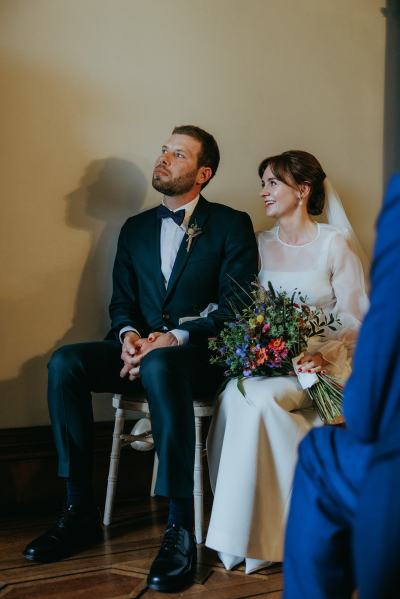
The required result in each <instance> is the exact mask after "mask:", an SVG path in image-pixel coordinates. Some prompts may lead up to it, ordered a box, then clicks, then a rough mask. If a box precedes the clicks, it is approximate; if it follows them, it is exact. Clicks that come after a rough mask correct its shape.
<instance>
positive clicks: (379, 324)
mask: <svg viewBox="0 0 400 599" xmlns="http://www.w3.org/2000/svg"><path fill="white" fill-rule="evenodd" d="M399 294H400V174H396V175H394V176H393V177H392V179H391V181H390V182H389V185H388V188H387V192H386V195H385V198H384V202H383V206H382V210H381V213H380V216H379V218H378V222H377V238H376V243H375V249H374V259H373V265H372V271H371V296H370V301H371V303H370V309H369V311H368V313H367V315H366V317H365V320H364V322H363V325H362V327H361V330H360V333H359V337H358V342H357V348H356V352H355V357H354V363H353V372H352V375H351V377H350V379H349V381H348V383H347V385H346V388H345V393H344V413H345V420H346V426H345V428H338V427H333V426H330V427H329V426H328V427H323V428H320V429H314V430H312V431H311V432H310V433H309V434H308V435H307V437H305V439H304V440H303V442H302V443H301V445H300V448H299V462H298V465H297V469H296V474H295V479H294V488H293V496H292V503H291V508H290V513H289V518H288V523H287V530H286V540H285V556H284V587H285V590H284V598H285V599H350V597H351V596H352V593H353V591H354V590H355V589H357V590H358V597H359V599H394V598H398V597H400V513H399V512H400V351H399V339H400V305H399Z"/></svg>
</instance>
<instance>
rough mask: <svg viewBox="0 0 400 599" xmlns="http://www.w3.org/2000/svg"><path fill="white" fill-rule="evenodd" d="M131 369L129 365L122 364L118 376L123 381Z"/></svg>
mask: <svg viewBox="0 0 400 599" xmlns="http://www.w3.org/2000/svg"><path fill="white" fill-rule="evenodd" d="M131 368H132V366H131V364H124V365H123V367H122V368H121V370H120V373H119V376H120V377H121V378H122V379H123V378H124V377H126V375H127V374H128V373H129V371H130V369H131Z"/></svg>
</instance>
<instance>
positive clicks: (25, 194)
mask: <svg viewBox="0 0 400 599" xmlns="http://www.w3.org/2000/svg"><path fill="white" fill-rule="evenodd" d="M381 5H382V2H381V1H380V0H352V2H348V1H347V0H335V1H332V0H169V1H168V2H167V1H164V0H147V1H145V0H1V2H0V52H1V53H0V69H1V70H0V76H1V81H0V86H1V94H0V121H1V128H0V144H1V150H2V152H1V156H2V158H1V161H0V169H1V189H2V203H1V209H2V216H1V227H2V229H1V236H0V242H1V244H2V249H1V255H2V261H1V262H2V276H1V283H2V285H1V297H0V310H1V312H0V313H1V315H2V324H1V346H2V357H1V360H0V401H1V404H0V405H1V410H0V427H13V426H29V425H36V424H44V423H47V422H48V416H47V407H46V399H45V389H46V385H45V383H46V362H47V360H48V357H49V355H50V354H51V352H52V351H53V350H54V348H56V347H58V346H59V345H60V344H62V343H65V342H72V341H77V340H81V339H90V338H98V337H100V336H101V335H102V334H103V333H104V331H105V330H106V328H107V315H106V305H107V302H108V299H109V296H110V281H109V279H110V269H111V265H112V260H113V255H114V250H115V242H116V236H117V231H118V229H119V226H120V224H121V223H122V222H123V221H124V219H125V218H126V217H127V216H128V215H130V214H134V213H136V212H137V211H140V210H143V209H144V208H148V207H150V206H153V205H155V204H156V202H157V201H158V199H159V198H158V197H157V194H156V193H155V192H154V191H153V190H152V188H151V185H150V184H149V176H150V173H151V168H152V163H153V160H154V158H155V156H156V154H157V152H158V149H159V145H160V143H161V142H163V141H164V140H165V138H166V137H167V136H168V134H169V132H170V130H171V128H172V127H173V126H174V125H175V124H183V123H196V124H199V125H200V126H202V127H204V128H206V129H209V130H210V131H212V132H213V133H214V134H215V135H216V137H217V139H218V140H219V142H220V146H221V151H222V163H221V167H220V172H219V174H218V176H217V177H216V179H215V180H214V182H213V183H212V184H211V185H210V186H209V188H207V194H206V195H207V197H208V198H209V199H211V200H216V201H222V202H225V203H228V204H230V205H232V206H234V207H237V208H241V209H245V210H247V211H248V212H249V213H250V214H251V216H252V219H253V222H254V225H255V227H256V228H257V229H259V228H265V227H266V226H267V224H268V223H267V222H266V220H265V219H264V217H263V208H262V203H261V201H260V199H259V197H258V188H259V182H258V180H257V176H256V170H257V165H258V163H259V161H260V160H261V159H262V158H263V157H265V156H266V155H268V154H270V153H272V152H274V153H275V152H279V151H282V150H284V149H289V148H298V149H305V150H309V151H311V152H313V153H315V154H316V156H317V157H318V158H319V159H320V160H321V162H322V164H323V166H324V167H325V170H326V171H327V172H328V174H329V176H330V178H331V179H332V181H333V182H334V184H335V185H336V187H337V189H338V190H339V191H340V193H341V194H342V197H343V202H344V204H345V207H346V209H347V210H348V213H349V215H350V217H351V218H352V220H353V222H354V224H355V228H356V230H357V232H358V233H359V236H360V238H361V240H362V242H363V243H364V245H365V246H366V249H367V250H370V248H371V244H372V240H373V222H374V218H375V216H376V213H377V210H378V206H379V202H380V197H381V188H382V142H383V140H382V131H383V85H384V81H383V74H384V43H385V29H384V28H385V23H384V18H383V17H382V15H381V13H380V8H381ZM109 415H110V410H109V408H108V398H106V397H103V398H101V399H100V400H99V401H98V402H97V408H96V417H97V418H107V417H108V416H109Z"/></svg>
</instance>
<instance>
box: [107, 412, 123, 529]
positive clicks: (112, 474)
mask: <svg viewBox="0 0 400 599" xmlns="http://www.w3.org/2000/svg"><path fill="white" fill-rule="evenodd" d="M124 416H125V413H124V410H122V409H120V408H117V410H116V413H115V425H114V433H113V442H112V448H111V456H110V468H109V471H108V480H107V495H106V504H105V507H104V517H103V524H104V526H108V525H109V524H111V519H112V510H113V505H114V497H115V491H116V489H117V480H118V466H119V457H120V453H121V443H122V442H121V435H122V433H123V430H124V422H125V418H124Z"/></svg>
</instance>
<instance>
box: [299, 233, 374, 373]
mask: <svg viewBox="0 0 400 599" xmlns="http://www.w3.org/2000/svg"><path fill="white" fill-rule="evenodd" d="M328 267H329V270H330V273H331V274H330V280H331V285H332V290H333V294H334V298H335V305H334V308H333V309H332V313H333V314H334V316H335V317H336V318H337V319H338V320H340V322H341V326H338V327H337V330H336V331H330V330H329V332H328V333H327V334H326V336H325V337H324V338H313V339H311V340H310V343H309V347H308V349H309V351H311V352H315V351H318V352H320V353H321V354H322V356H323V358H324V359H325V360H326V361H327V362H328V364H329V366H328V370H329V371H330V373H331V374H332V375H334V376H339V377H340V378H342V379H346V378H347V377H348V376H349V374H350V372H351V358H352V354H353V351H354V347H355V343H356V339H357V333H358V330H359V328H360V325H361V321H362V318H363V316H364V314H365V312H366V311H367V308H368V298H367V294H366V290H365V279H364V273H363V270H362V266H361V262H360V260H359V258H358V256H356V255H355V254H354V252H353V251H352V250H351V249H350V246H349V245H348V243H347V241H346V239H345V238H344V237H343V236H342V235H341V234H340V233H337V234H336V235H334V236H333V237H332V239H331V242H330V246H329V251H328Z"/></svg>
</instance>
